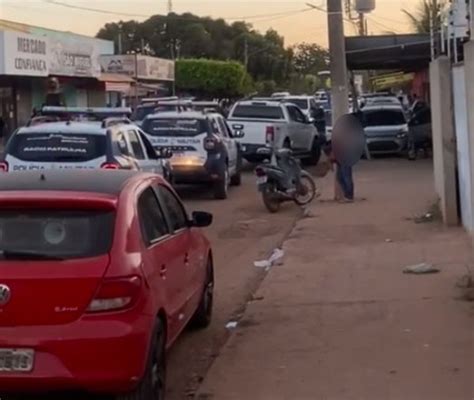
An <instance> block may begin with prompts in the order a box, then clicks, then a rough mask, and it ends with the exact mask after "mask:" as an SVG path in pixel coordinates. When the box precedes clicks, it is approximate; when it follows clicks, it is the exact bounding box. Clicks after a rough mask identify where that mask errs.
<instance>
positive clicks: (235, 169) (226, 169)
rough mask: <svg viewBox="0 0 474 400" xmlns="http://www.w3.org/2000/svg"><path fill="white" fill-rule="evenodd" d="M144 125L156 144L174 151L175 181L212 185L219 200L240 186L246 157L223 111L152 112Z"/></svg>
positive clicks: (173, 167) (159, 148) (173, 171)
mask: <svg viewBox="0 0 474 400" xmlns="http://www.w3.org/2000/svg"><path fill="white" fill-rule="evenodd" d="M142 127H143V129H144V131H145V133H146V135H147V137H148V138H149V140H150V142H151V143H152V144H153V146H154V147H155V148H156V149H157V150H159V151H162V150H170V151H171V152H172V153H173V157H172V158H171V170H172V175H173V182H174V183H177V184H179V183H193V184H196V183H198V184H209V183H212V184H213V187H214V196H215V198H217V199H226V198H227V196H228V189H229V185H236V186H237V185H240V183H241V169H242V156H241V153H240V145H239V143H238V142H237V140H236V139H237V138H240V137H242V132H232V131H231V130H230V129H229V127H228V125H227V122H226V120H225V119H224V117H223V116H222V115H221V114H217V113H202V112H196V111H186V112H178V113H177V112H169V113H159V114H152V115H148V116H147V117H146V118H145V120H144V121H143V124H142Z"/></svg>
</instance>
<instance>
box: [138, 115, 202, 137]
mask: <svg viewBox="0 0 474 400" xmlns="http://www.w3.org/2000/svg"><path fill="white" fill-rule="evenodd" d="M142 129H143V130H144V131H145V132H146V133H148V134H149V135H152V136H197V135H200V134H202V133H205V132H207V124H206V121H205V120H204V119H197V118H155V119H147V120H145V121H144V123H143V126H142Z"/></svg>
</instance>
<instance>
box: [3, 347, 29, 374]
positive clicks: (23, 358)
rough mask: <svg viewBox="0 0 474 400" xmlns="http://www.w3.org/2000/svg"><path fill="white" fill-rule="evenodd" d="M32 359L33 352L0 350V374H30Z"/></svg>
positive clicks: (27, 350)
mask: <svg viewBox="0 0 474 400" xmlns="http://www.w3.org/2000/svg"><path fill="white" fill-rule="evenodd" d="M34 358H35V352H34V350H30V349H1V348H0V372H30V371H32V370H33V362H34Z"/></svg>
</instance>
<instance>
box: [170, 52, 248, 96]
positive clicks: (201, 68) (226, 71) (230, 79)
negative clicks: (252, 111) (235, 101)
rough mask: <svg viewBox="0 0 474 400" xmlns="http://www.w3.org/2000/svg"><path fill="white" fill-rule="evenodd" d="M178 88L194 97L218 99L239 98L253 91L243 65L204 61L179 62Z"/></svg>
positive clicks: (230, 62) (188, 60)
mask: <svg viewBox="0 0 474 400" xmlns="http://www.w3.org/2000/svg"><path fill="white" fill-rule="evenodd" d="M176 87H177V88H178V90H181V91H185V92H187V93H189V94H192V95H196V96H200V97H201V96H210V97H218V98H225V97H237V96H241V95H244V94H246V93H247V92H248V91H251V90H252V85H251V80H250V79H249V77H248V74H247V72H246V71H245V69H244V66H243V65H242V64H240V63H238V62H234V61H216V60H204V59H199V60H198V59H187V60H178V61H177V62H176Z"/></svg>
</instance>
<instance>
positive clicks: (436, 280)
mask: <svg viewBox="0 0 474 400" xmlns="http://www.w3.org/2000/svg"><path fill="white" fill-rule="evenodd" d="M356 181H357V183H358V192H359V194H360V195H361V196H364V197H367V201H363V202H358V203H356V204H349V205H339V204H334V203H315V204H314V206H313V212H314V213H315V214H317V217H316V218H310V219H303V220H301V221H300V222H298V224H297V226H296V228H295V229H294V230H293V232H292V233H291V235H290V238H289V240H288V241H286V242H285V246H284V247H285V250H286V252H287V256H286V260H285V264H284V266H281V267H274V268H273V269H272V270H271V272H270V273H269V275H268V276H267V277H266V279H265V280H264V281H263V283H262V285H261V286H260V288H259V289H258V291H257V293H256V295H255V298H256V299H258V301H253V302H251V303H250V304H249V306H248V308H247V310H246V312H245V315H244V316H243V318H242V320H241V321H240V323H239V327H238V329H237V330H236V331H235V333H234V334H233V335H232V337H231V338H230V340H229V341H228V343H227V344H226V346H225V347H224V348H223V350H222V351H221V353H220V355H219V357H218V358H217V360H216V361H215V363H214V364H213V366H212V368H211V370H210V372H209V374H208V376H207V377H206V379H205V381H204V384H203V386H202V387H201V389H200V392H199V393H200V394H199V395H198V396H197V398H198V399H200V400H204V399H215V400H240V399H252V400H268V399H272V400H280V399H282V400H283V399H298V400H314V399H330V400H336V399H337V400H348V399H351V400H352V399H364V400H375V399H393V400H402V399H403V400H419V399H431V400H433V399H434V400H446V399H450V400H467V399H472V393H473V387H472V382H473V378H474V372H473V371H474V370H473V368H472V359H473V347H472V311H473V308H472V303H468V302H466V301H464V300H463V298H462V295H463V293H462V291H461V290H460V289H458V288H456V282H457V280H458V279H459V278H460V277H461V276H462V275H464V274H466V272H467V270H468V267H467V264H468V262H469V250H468V249H469V243H468V240H467V236H466V235H465V234H464V232H463V231H462V230H461V229H445V228H443V227H442V226H441V224H440V223H439V222H432V223H423V224H415V223H414V222H413V221H412V220H408V218H410V217H413V216H415V215H420V214H423V213H424V212H426V211H427V210H428V209H429V206H430V204H432V201H433V199H434V195H433V188H432V182H433V179H432V172H431V164H430V163H429V162H426V161H418V162H416V163H409V162H407V161H405V160H397V159H395V160H374V161H372V162H370V163H365V164H363V165H362V166H361V168H359V172H358V174H357V177H356ZM324 187H325V189H326V191H327V192H326V193H325V196H326V197H327V196H329V195H330V192H329V190H330V188H331V187H330V185H329V182H327V184H326V185H325V186H324ZM420 262H429V263H434V264H436V266H438V267H439V268H441V273H439V274H434V275H423V276H415V275H405V274H403V273H402V269H403V267H405V266H407V265H410V264H416V263H420ZM241 267H242V270H243V271H245V270H246V269H248V268H250V267H249V266H248V265H245V264H242V265H241Z"/></svg>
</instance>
